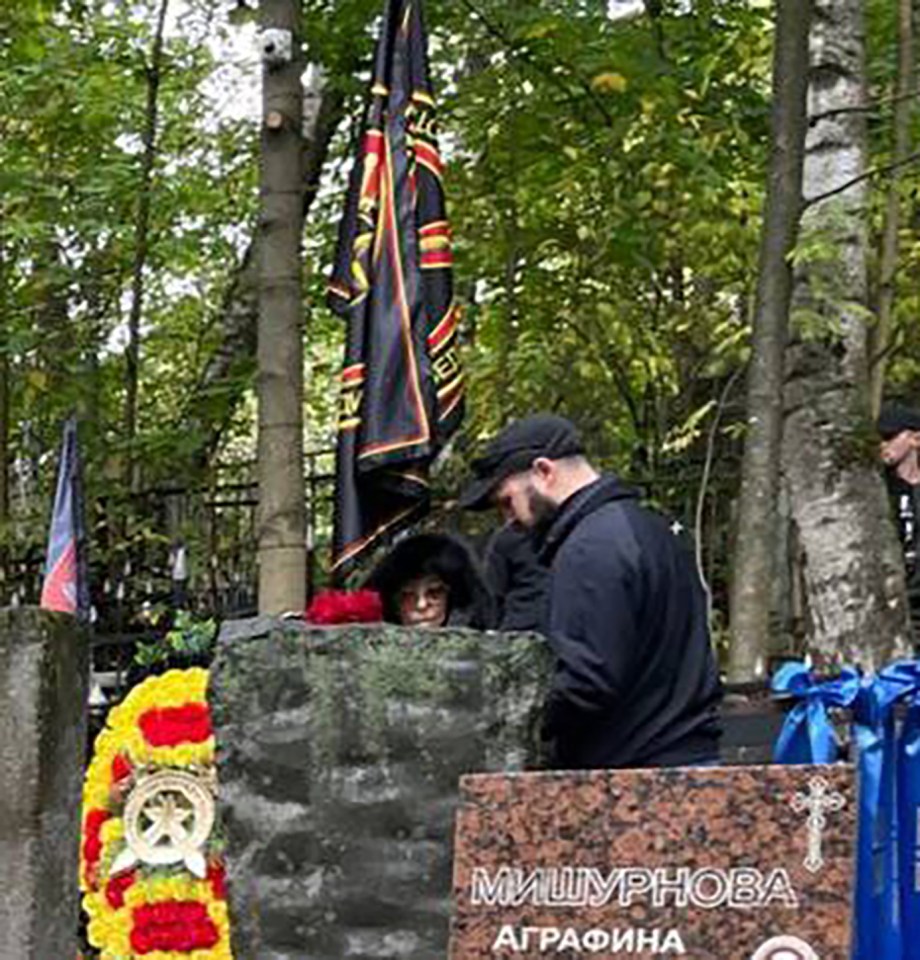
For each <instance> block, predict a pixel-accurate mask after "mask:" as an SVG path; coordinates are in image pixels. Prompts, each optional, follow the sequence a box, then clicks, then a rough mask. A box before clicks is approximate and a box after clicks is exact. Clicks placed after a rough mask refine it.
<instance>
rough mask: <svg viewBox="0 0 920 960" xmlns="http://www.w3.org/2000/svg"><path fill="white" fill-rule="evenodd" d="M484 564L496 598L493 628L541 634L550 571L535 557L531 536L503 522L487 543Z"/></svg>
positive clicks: (544, 620)
mask: <svg viewBox="0 0 920 960" xmlns="http://www.w3.org/2000/svg"><path fill="white" fill-rule="evenodd" d="M485 564H486V579H487V581H488V584H489V589H490V590H491V592H492V596H493V597H494V599H495V607H496V618H497V619H496V629H497V630H502V631H504V632H511V631H515V630H521V631H524V630H533V631H535V632H537V633H542V632H543V631H544V629H545V627H546V606H547V581H548V575H549V571H548V570H547V568H546V567H545V566H544V565H543V564H542V563H541V562H540V559H539V557H538V556H537V547H536V545H535V543H534V538H533V534H532V533H531V532H530V531H529V530H525V529H524V528H523V527H521V526H519V525H518V524H516V523H506V524H505V525H504V526H503V527H501V528H500V529H499V530H497V531H496V532H495V533H494V534H493V536H492V538H491V539H490V540H489V543H488V545H487V547H486V555H485Z"/></svg>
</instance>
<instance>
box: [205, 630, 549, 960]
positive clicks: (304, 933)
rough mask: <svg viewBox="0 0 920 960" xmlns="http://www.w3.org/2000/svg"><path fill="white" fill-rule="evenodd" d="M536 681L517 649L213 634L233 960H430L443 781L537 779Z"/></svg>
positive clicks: (439, 874) (439, 940)
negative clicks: (485, 776)
mask: <svg viewBox="0 0 920 960" xmlns="http://www.w3.org/2000/svg"><path fill="white" fill-rule="evenodd" d="M549 668H550V661H549V658H548V655H547V650H546V644H545V642H544V641H543V640H542V639H541V638H540V637H536V636H528V635H524V634H519V635H517V636H501V635H498V634H489V633H476V632H474V631H470V630H453V629H450V630H418V631H412V630H408V629H402V628H397V627H389V626H384V625H379V626H360V625H356V626H352V627H332V628H311V627H307V626H305V625H303V624H298V623H292V622H288V621H282V622H278V621H273V620H270V619H259V620H254V621H243V622H237V623H227V624H224V627H223V631H222V634H221V638H220V642H219V645H218V653H217V658H216V660H215V663H214V666H213V667H212V670H211V689H210V700H211V709H212V714H213V717H214V723H215V732H216V736H217V742H218V746H219V779H220V801H221V809H222V814H223V821H224V831H225V836H226V844H227V845H226V861H227V868H228V878H229V897H230V906H231V917H232V937H233V953H234V956H236V957H243V958H245V960H321V958H329V960H333V958H334V960H339V958H341V957H348V958H349V960H381V958H388V960H392V958H400V960H444V956H445V954H446V953H447V944H448V926H449V921H450V892H451V836H452V832H453V824H454V811H455V809H456V805H457V801H458V790H457V782H458V780H459V778H460V776H461V774H464V773H469V772H471V771H474V770H479V771H487V770H491V771H499V770H515V769H516V770H519V769H522V768H526V767H530V766H532V765H534V764H537V763H539V761H540V757H539V737H538V736H537V730H538V728H539V709H540V705H541V704H542V702H543V698H544V696H545V691H546V687H547V685H548V677H549Z"/></svg>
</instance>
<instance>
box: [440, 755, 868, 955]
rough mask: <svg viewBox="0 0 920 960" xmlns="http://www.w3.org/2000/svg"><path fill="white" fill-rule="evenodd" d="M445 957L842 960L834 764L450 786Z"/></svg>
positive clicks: (841, 793) (846, 881)
mask: <svg viewBox="0 0 920 960" xmlns="http://www.w3.org/2000/svg"><path fill="white" fill-rule="evenodd" d="M461 793H462V805H461V808H460V811H459V814H458V818H457V839H456V845H455V860H454V894H455V901H456V915H455V919H454V922H453V930H452V937H451V951H450V957H451V960H485V958H489V960H494V958H500V957H511V956H514V957H521V958H531V957H532V958H536V957H544V958H545V957H549V956H565V957H575V956H594V957H598V958H608V957H643V958H651V957H660V956H683V957H686V958H688V960H819V958H820V960H847V958H848V957H849V947H850V919H851V909H852V908H851V902H852V883H853V875H854V870H853V860H854V855H855V846H856V845H855V837H856V825H855V824H856V799H855V789H854V777H853V770H852V768H851V767H848V766H826V767H824V766H798V767H778V766H758V767H731V768H698V769H674V770H632V771H594V772H573V773H544V774H527V773H525V774H520V775H518V774H514V775H510V776H508V775H487V776H471V777H464V778H463V780H462V781H461Z"/></svg>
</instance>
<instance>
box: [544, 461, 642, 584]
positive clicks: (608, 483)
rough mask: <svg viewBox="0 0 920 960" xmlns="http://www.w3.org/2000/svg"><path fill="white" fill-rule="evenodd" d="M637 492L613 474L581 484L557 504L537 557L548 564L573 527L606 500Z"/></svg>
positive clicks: (628, 496)
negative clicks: (579, 487)
mask: <svg viewBox="0 0 920 960" xmlns="http://www.w3.org/2000/svg"><path fill="white" fill-rule="evenodd" d="M638 496H639V491H638V490H636V489H635V488H634V487H628V486H627V485H626V484H624V483H622V482H621V481H620V480H618V479H617V478H616V477H612V476H602V477H599V478H598V479H597V480H595V481H594V482H593V483H589V484H588V486H586V487H582V488H581V490H578V491H576V492H575V493H573V494H572V496H570V497H569V499H568V500H565V501H564V502H563V503H562V504H561V505H560V506H559V508H558V510H557V511H556V514H555V516H554V517H553V519H552V521H551V523H550V525H549V527H548V528H547V530H546V533H544V534H543V536H542V537H541V538H540V540H539V542H538V547H539V552H540V560H541V561H542V562H543V563H545V564H546V565H547V566H548V565H549V564H550V563H551V562H552V559H553V557H554V556H555V555H556V552H557V551H558V550H559V548H560V547H561V546H562V544H563V543H564V541H565V539H566V537H568V535H569V534H570V533H571V532H572V531H573V530H574V529H575V527H577V526H578V524H579V523H581V521H582V520H583V519H584V518H585V517H587V516H588V515H589V514H591V513H594V511H595V510H597V509H598V508H599V507H601V506H603V505H604V504H605V503H611V502H612V501H614V500H634V499H636V498H637V497H638Z"/></svg>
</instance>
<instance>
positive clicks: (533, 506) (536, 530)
mask: <svg viewBox="0 0 920 960" xmlns="http://www.w3.org/2000/svg"><path fill="white" fill-rule="evenodd" d="M527 506H528V508H529V509H530V531H531V533H532V534H533V536H534V537H535V538H536V539H538V540H539V539H542V537H543V536H544V535H545V534H546V532H547V531H548V530H549V528H550V527H551V526H552V524H553V520H554V518H555V516H556V511H557V510H558V509H559V507H558V505H557V504H556V503H555V502H554V501H553V500H550V498H549V497H545V496H544V495H543V494H542V493H540V492H539V491H538V490H537V488H536V487H535V486H534V485H533V484H532V483H531V484H529V485H528V487H527Z"/></svg>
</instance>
